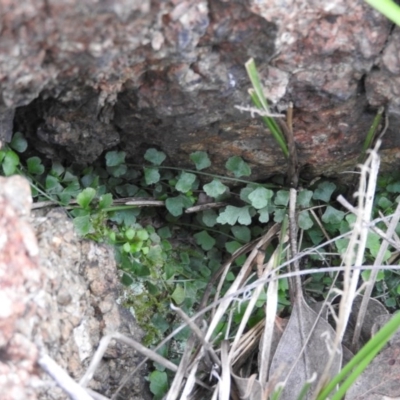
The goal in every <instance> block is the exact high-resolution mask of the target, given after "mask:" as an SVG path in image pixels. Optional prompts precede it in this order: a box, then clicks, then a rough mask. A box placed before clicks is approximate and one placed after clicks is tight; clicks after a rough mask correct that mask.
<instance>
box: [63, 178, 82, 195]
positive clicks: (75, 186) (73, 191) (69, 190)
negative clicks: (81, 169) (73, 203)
mask: <svg viewBox="0 0 400 400" xmlns="http://www.w3.org/2000/svg"><path fill="white" fill-rule="evenodd" d="M80 189H81V187H80V185H79V182H78V181H74V182H71V183H70V184H69V185H68V186H67V187H66V188H65V189H64V190H63V194H68V195H71V196H74V197H76V196H78V194H79V192H80Z"/></svg>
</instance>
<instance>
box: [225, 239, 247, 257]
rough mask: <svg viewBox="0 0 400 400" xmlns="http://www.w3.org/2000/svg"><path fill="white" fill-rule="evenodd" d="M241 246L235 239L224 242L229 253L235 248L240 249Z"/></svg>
mask: <svg viewBox="0 0 400 400" xmlns="http://www.w3.org/2000/svg"><path fill="white" fill-rule="evenodd" d="M242 246H243V245H242V244H241V243H239V242H237V241H236V240H233V241H231V242H226V243H225V248H226V251H227V252H228V253H229V254H233V253H234V252H235V251H236V250H237V249H240V248H241V247H242Z"/></svg>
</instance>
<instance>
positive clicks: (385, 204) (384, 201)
mask: <svg viewBox="0 0 400 400" xmlns="http://www.w3.org/2000/svg"><path fill="white" fill-rule="evenodd" d="M392 205H393V202H392V201H390V200H389V199H388V198H387V197H384V196H382V197H380V198H379V200H378V206H379V207H380V208H382V209H384V210H386V209H387V208H389V207H391V206H392Z"/></svg>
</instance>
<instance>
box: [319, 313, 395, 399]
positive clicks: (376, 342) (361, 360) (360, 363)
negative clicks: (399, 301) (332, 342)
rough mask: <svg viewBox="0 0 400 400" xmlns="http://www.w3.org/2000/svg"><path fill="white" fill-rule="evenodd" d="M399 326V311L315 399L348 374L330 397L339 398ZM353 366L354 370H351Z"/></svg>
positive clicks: (326, 392) (327, 391) (325, 395)
mask: <svg viewBox="0 0 400 400" xmlns="http://www.w3.org/2000/svg"><path fill="white" fill-rule="evenodd" d="M399 327H400V313H398V314H395V315H394V317H393V318H392V319H391V320H390V321H389V322H388V323H387V324H386V325H385V326H384V327H383V328H382V329H381V330H380V331H379V332H378V333H377V334H376V335H375V336H374V337H373V338H372V339H370V340H369V341H368V343H367V344H366V345H365V346H364V347H363V348H362V349H361V350H360V351H359V352H358V353H357V354H356V355H355V356H354V357H353V358H352V359H351V360H350V362H349V363H348V364H347V365H346V366H345V367H344V368H343V369H342V370H341V371H340V372H339V373H338V374H337V375H336V376H335V377H334V378H333V379H332V380H331V381H330V382H329V384H328V385H327V386H326V387H325V388H324V389H323V390H322V391H321V393H320V394H319V395H318V397H317V400H324V399H326V398H327V396H328V395H329V393H330V392H331V391H332V390H333V389H334V388H335V386H336V385H338V384H339V383H340V382H342V381H343V380H344V379H345V378H346V377H347V375H348V374H350V375H349V376H348V377H347V379H346V381H345V382H344V383H343V384H342V386H341V387H340V388H339V391H340V392H339V391H338V392H336V394H335V395H334V396H333V397H332V400H339V399H341V397H339V395H340V394H341V395H342V396H343V395H344V393H345V392H346V391H347V390H348V388H349V387H350V386H351V385H352V384H353V383H354V382H355V380H356V379H357V378H358V376H359V375H360V374H361V373H362V372H363V371H364V369H365V368H366V367H367V366H368V365H369V363H370V362H371V361H372V359H373V358H374V357H375V356H376V354H377V353H378V352H379V351H380V350H381V349H382V348H383V346H384V345H385V344H386V343H387V341H388V340H389V339H390V338H391V336H392V335H393V334H394V333H395V332H396V330H397V329H398V328H399ZM353 368H354V370H353Z"/></svg>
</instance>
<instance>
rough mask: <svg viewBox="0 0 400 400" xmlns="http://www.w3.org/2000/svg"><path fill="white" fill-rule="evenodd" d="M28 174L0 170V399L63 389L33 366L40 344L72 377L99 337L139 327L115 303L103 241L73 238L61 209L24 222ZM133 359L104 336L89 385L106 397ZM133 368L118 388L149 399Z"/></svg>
mask: <svg viewBox="0 0 400 400" xmlns="http://www.w3.org/2000/svg"><path fill="white" fill-rule="evenodd" d="M31 202H32V200H31V197H30V189H29V184H28V182H27V181H26V180H25V179H23V178H21V177H18V176H17V177H12V178H7V179H6V178H2V177H0V232H1V233H0V353H1V355H2V356H1V358H0V390H1V396H0V397H1V398H2V399H3V400H31V399H32V400H34V399H41V400H47V399H49V400H50V399H51V400H56V399H57V400H59V399H60V400H61V399H66V398H67V396H66V394H65V393H64V392H63V391H62V390H61V389H59V388H58V387H57V386H56V385H55V384H54V382H53V380H52V379H51V378H50V377H49V376H47V375H46V374H45V373H44V372H43V371H41V369H40V368H39V366H38V364H37V361H38V357H39V355H40V352H44V353H45V354H47V355H49V356H50V357H51V358H53V359H54V360H55V361H56V362H57V363H58V365H59V366H61V367H62V368H63V369H64V370H65V371H66V372H67V373H68V374H69V375H70V376H71V377H72V378H73V379H74V380H76V381H79V379H80V378H81V377H82V376H83V374H84V373H85V372H86V369H87V366H88V364H89V362H90V361H91V359H92V357H93V355H94V352H95V351H96V349H97V346H98V344H99V341H100V339H101V338H102V337H103V336H105V335H107V334H110V333H113V332H120V333H122V334H125V335H127V336H129V337H131V338H135V339H136V340H140V338H141V337H142V332H141V331H140V329H139V328H138V327H137V325H136V324H135V322H134V320H133V317H132V315H130V313H129V312H128V311H127V310H125V309H122V308H121V307H120V306H119V305H118V304H117V300H118V297H119V288H120V284H119V278H118V273H117V270H116V265H115V261H114V255H113V252H112V250H111V249H110V248H108V247H106V246H99V245H97V244H96V243H93V242H90V241H82V240H79V239H78V237H77V235H76V233H75V232H74V228H73V225H72V222H71V221H70V220H69V219H68V217H67V215H66V214H65V213H64V212H63V211H62V210H54V211H51V212H49V213H47V214H45V215H44V216H39V215H36V217H35V218H33V219H31V223H32V225H33V228H32V226H31V225H30V224H29V222H28V215H29V210H30V204H31ZM140 361H141V356H140V354H138V353H137V352H136V351H135V350H134V349H132V348H129V347H127V346H125V345H122V344H121V343H112V346H110V347H109V349H108V351H107V352H106V354H105V357H104V358H103V360H102V362H101V364H100V365H99V367H98V368H97V370H96V373H95V375H94V378H93V380H92V381H91V382H90V385H89V386H90V387H91V388H92V389H94V390H96V391H97V392H99V393H102V394H103V395H106V396H108V397H111V396H112V395H113V394H114V393H115V391H116V389H117V388H118V386H119V384H120V383H121V382H122V381H123V379H124V378H125V377H126V376H127V374H129V373H130V372H132V371H133V370H134V369H135V368H136V366H137V364H138V363H139V362H140ZM146 374H147V371H146V370H145V369H144V370H141V372H139V373H138V374H137V375H135V376H133V377H132V378H131V379H129V381H128V383H127V385H126V386H125V388H124V389H123V391H122V392H121V395H122V397H123V398H124V399H135V400H136V399H150V398H151V396H149V394H148V391H146V387H147V383H146V381H145V375H146Z"/></svg>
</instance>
